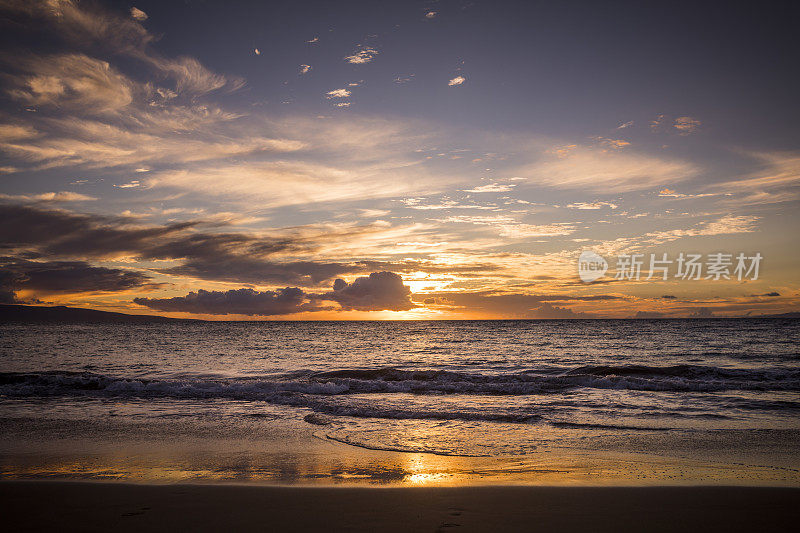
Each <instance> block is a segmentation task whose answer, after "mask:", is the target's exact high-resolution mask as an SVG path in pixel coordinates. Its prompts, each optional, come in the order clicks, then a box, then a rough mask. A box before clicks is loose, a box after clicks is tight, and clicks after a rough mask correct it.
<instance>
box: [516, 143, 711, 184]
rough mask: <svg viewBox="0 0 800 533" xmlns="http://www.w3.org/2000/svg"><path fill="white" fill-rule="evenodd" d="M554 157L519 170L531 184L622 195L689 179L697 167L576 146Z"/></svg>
mask: <svg viewBox="0 0 800 533" xmlns="http://www.w3.org/2000/svg"><path fill="white" fill-rule="evenodd" d="M553 155H554V157H549V158H547V157H545V158H543V159H542V160H541V161H539V162H537V163H534V164H532V165H529V166H527V167H521V168H519V169H516V170H515V172H514V173H515V174H516V175H519V176H523V177H526V178H528V179H529V181H530V183H536V184H541V185H546V186H548V187H554V188H559V189H580V190H588V191H593V192H605V193H621V192H629V191H636V190H642V189H649V188H652V187H656V186H659V185H666V184H671V183H677V182H681V181H685V180H689V179H691V178H693V177H694V176H696V175H697V173H698V169H697V167H695V166H694V165H693V164H691V163H689V162H686V161H681V160H678V159H674V158H672V159H667V158H663V157H656V156H652V155H647V154H642V153H632V152H627V151H626V152H620V151H616V150H614V151H602V150H595V149H591V148H584V147H579V146H572V147H571V148H570V149H569V150H568V151H561V152H556V153H555V154H553Z"/></svg>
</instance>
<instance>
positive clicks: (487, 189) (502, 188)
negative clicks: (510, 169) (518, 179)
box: [464, 183, 514, 193]
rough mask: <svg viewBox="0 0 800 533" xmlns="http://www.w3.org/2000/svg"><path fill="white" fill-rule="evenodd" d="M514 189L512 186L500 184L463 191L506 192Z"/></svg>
mask: <svg viewBox="0 0 800 533" xmlns="http://www.w3.org/2000/svg"><path fill="white" fill-rule="evenodd" d="M513 188H514V184H501V183H490V184H487V185H480V186H478V187H475V188H473V189H465V190H464V192H475V193H481V192H508V191H510V190H511V189H513Z"/></svg>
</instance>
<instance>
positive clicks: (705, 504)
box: [0, 481, 800, 533]
mask: <svg viewBox="0 0 800 533" xmlns="http://www.w3.org/2000/svg"><path fill="white" fill-rule="evenodd" d="M0 516H2V523H3V527H4V529H5V530H7V531H55V530H58V531H122V532H124V531H225V530H227V531H389V532H391V531H428V532H435V531H438V532H459V533H461V532H467V531H492V532H494V531H547V532H554V531H559V532H562V531H566V532H570V531H575V532H578V531H581V532H584V531H594V532H604V531H608V532H611V531H613V532H619V531H648V532H658V531H702V532H704V533H710V532H717V531H719V532H723V531H724V532H732V531H758V532H764V531H786V530H791V529H794V528H795V527H797V524H798V523H799V522H798V521H799V520H800V488H770V487H522V486H519V487H491V486H488V487H487V486H483V487H416V488H355V487H349V488H345V487H330V488H327V487H266V486H252V485H251V486H245V485H135V484H122V483H95V482H66V481H64V482H58V481H55V482H50V481H4V482H0Z"/></svg>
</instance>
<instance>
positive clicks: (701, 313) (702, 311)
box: [689, 307, 714, 318]
mask: <svg viewBox="0 0 800 533" xmlns="http://www.w3.org/2000/svg"><path fill="white" fill-rule="evenodd" d="M713 317H714V313H713V311H712V310H711V309H709V308H708V307H698V308H697V309H695V310H694V311H692V313H691V314H690V315H689V318H713Z"/></svg>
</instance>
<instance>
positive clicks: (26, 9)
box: [0, 0, 244, 96]
mask: <svg viewBox="0 0 800 533" xmlns="http://www.w3.org/2000/svg"><path fill="white" fill-rule="evenodd" d="M0 10H4V11H6V12H7V13H8V16H9V17H10V18H11V20H15V21H16V22H17V23H18V24H19V25H21V26H24V27H27V28H28V29H29V30H31V31H32V32H39V33H40V34H42V36H46V37H47V38H48V40H52V36H57V37H59V38H61V39H63V40H64V41H66V42H67V43H69V44H70V45H72V46H75V47H81V48H85V49H91V48H93V47H95V46H97V45H100V46H102V47H104V48H106V49H108V50H110V51H111V52H112V53H113V54H119V55H124V56H127V57H130V58H133V59H135V60H138V61H140V62H142V63H143V64H144V65H146V66H147V67H149V68H152V69H155V70H157V71H158V72H159V73H160V74H163V75H166V76H168V77H170V78H171V79H172V80H173V81H174V83H175V84H176V86H177V87H178V89H179V91H186V92H189V93H191V94H194V95H195V96H197V95H202V94H206V93H208V92H211V91H214V90H219V89H226V90H229V91H231V90H236V89H238V88H240V87H242V85H243V83H244V82H243V80H241V79H240V78H236V77H226V76H222V75H219V74H215V73H213V72H211V71H210V70H208V69H206V68H205V67H203V66H202V65H201V64H200V63H199V62H198V61H197V60H195V59H192V58H186V57H178V58H165V57H162V56H161V55H159V54H157V53H156V52H154V51H153V50H152V49H151V48H150V44H151V43H152V42H153V41H154V40H155V38H154V36H153V35H151V34H150V33H149V32H148V31H147V30H146V29H145V28H144V27H143V26H142V25H141V20H137V19H136V18H135V17H134V16H133V11H132V10H131V12H130V15H131V16H130V17H124V16H121V15H120V14H119V13H117V12H114V11H111V10H108V9H104V8H102V7H101V6H99V5H97V4H94V3H92V4H87V3H84V2H81V3H78V2H71V1H69V0H54V1H50V2H29V1H27V0H7V1H6V2H3V3H2V4H0ZM139 11H140V10H139ZM28 17H30V18H32V19H35V21H36V22H35V23H34V24H29V21H28V19H27V18H28ZM20 60H21V58H19V57H17V58H15V63H18V62H20Z"/></svg>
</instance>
